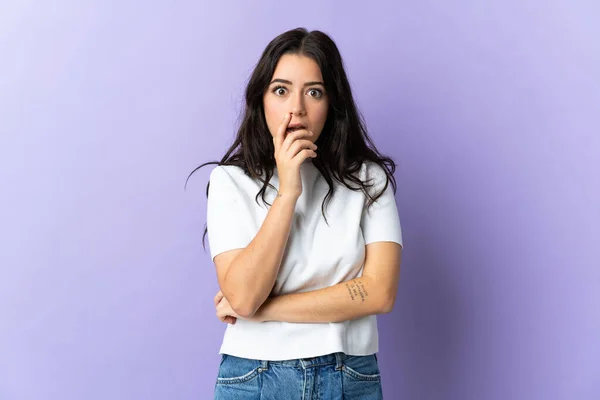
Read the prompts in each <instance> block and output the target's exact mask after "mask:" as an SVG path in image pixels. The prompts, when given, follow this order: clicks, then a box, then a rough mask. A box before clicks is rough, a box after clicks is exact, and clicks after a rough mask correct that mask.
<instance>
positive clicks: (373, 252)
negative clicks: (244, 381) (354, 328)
mask: <svg viewBox="0 0 600 400" xmlns="http://www.w3.org/2000/svg"><path fill="white" fill-rule="evenodd" d="M365 250H366V255H365V265H364V268H363V273H362V276H361V277H359V278H355V279H352V280H350V281H348V282H342V283H340V284H337V285H334V286H330V287H327V288H324V289H319V290H314V291H310V292H304V293H293V294H286V295H282V296H275V297H269V298H268V299H267V300H266V301H265V302H264V303H263V304H262V305H261V306H260V307H259V308H258V310H257V311H256V313H255V314H254V315H253V316H252V317H251V318H250V320H253V321H260V322H265V321H283V322H296V323H310V322H312V323H318V322H341V321H347V320H351V319H356V318H360V317H364V316H367V315H374V314H384V313H388V312H390V311H392V308H393V307H394V303H395V300H396V292H397V289H398V281H399V278H400V264H401V259H402V247H401V246H400V245H399V244H397V243H395V242H374V243H370V244H368V245H366V248H365ZM215 306H216V308H217V316H218V317H219V318H220V319H221V320H222V321H224V322H232V323H235V320H236V319H237V318H240V316H239V315H237V314H236V313H235V312H234V311H233V310H232V309H231V307H230V306H229V303H228V301H227V299H226V298H224V297H223V295H222V294H221V292H219V293H217V296H216V297H215Z"/></svg>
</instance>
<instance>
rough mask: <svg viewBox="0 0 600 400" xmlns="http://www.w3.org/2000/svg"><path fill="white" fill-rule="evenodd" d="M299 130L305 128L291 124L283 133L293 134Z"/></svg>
mask: <svg viewBox="0 0 600 400" xmlns="http://www.w3.org/2000/svg"><path fill="white" fill-rule="evenodd" d="M300 129H306V127H305V126H304V125H301V124H293V125H289V126H288V127H287V129H286V131H285V133H292V132H295V131H297V130H300Z"/></svg>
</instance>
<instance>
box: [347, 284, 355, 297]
mask: <svg viewBox="0 0 600 400" xmlns="http://www.w3.org/2000/svg"><path fill="white" fill-rule="evenodd" d="M346 289H348V293H350V297H351V298H352V300H354V295H353V294H352V289H351V288H350V285H348V284H347V283H346Z"/></svg>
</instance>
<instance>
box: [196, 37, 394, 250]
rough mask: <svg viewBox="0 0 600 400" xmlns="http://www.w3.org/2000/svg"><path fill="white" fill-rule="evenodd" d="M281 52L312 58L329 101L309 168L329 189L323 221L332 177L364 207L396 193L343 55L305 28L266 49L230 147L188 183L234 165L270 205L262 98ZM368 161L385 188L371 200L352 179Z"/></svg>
mask: <svg viewBox="0 0 600 400" xmlns="http://www.w3.org/2000/svg"><path fill="white" fill-rule="evenodd" d="M284 54H298V55H302V56H306V57H310V58H311V59H313V60H314V61H315V62H316V63H317V65H318V66H319V68H320V69H321V74H322V75H323V81H324V84H325V93H327V96H328V99H329V110H328V112H327V120H326V121H325V125H324V127H323V131H322V132H321V135H320V136H319V138H318V139H317V141H316V142H315V143H316V144H317V146H319V149H318V157H316V158H313V159H312V162H313V165H314V166H315V167H316V168H317V169H318V170H319V171H320V172H321V174H322V175H323V177H324V178H325V181H326V182H327V184H328V185H329V191H328V192H327V195H326V196H325V198H324V200H323V203H322V205H321V212H322V213H323V217H324V218H325V222H326V223H327V217H325V206H326V205H327V204H328V203H329V201H330V200H331V197H332V196H333V193H334V185H333V179H335V180H336V181H338V182H340V183H341V184H343V185H344V186H346V187H348V188H349V189H351V190H354V191H357V190H362V191H363V192H364V193H365V195H366V196H367V198H368V199H369V202H368V204H367V207H370V206H371V204H373V202H374V201H376V200H377V199H378V198H379V197H380V196H381V195H382V194H383V192H384V191H385V190H386V189H387V186H388V183H389V181H390V180H391V182H392V186H393V189H394V193H396V180H395V178H394V171H395V170H396V164H395V163H394V161H393V160H392V159H391V158H389V157H386V156H383V155H381V154H380V153H379V152H378V151H377V149H376V148H375V145H374V143H373V141H372V140H371V138H370V137H369V135H368V133H367V129H366V125H365V123H364V120H363V118H362V116H361V114H360V113H359V111H358V109H357V107H356V104H355V103H354V99H353V97H352V91H351V89H350V83H349V82H348V77H347V76H346V71H345V70H344V64H343V61H342V56H341V55H340V52H339V50H338V48H337V46H336V44H335V43H334V41H333V40H332V39H331V38H330V37H329V36H328V35H326V34H325V33H323V32H321V31H318V30H315V31H311V32H309V31H307V30H306V29H304V28H297V29H293V30H290V31H287V32H285V33H282V34H281V35H279V36H277V37H276V38H275V39H273V40H272V41H271V42H270V43H269V44H268V45H267V47H266V48H265V50H264V51H263V53H262V56H261V57H260V60H259V61H258V64H257V65H256V67H255V68H254V71H253V72H252V75H251V76H250V80H249V81H248V86H247V87H246V95H245V98H246V107H245V109H244V110H243V111H242V116H241V120H242V122H241V124H240V127H239V129H238V131H237V136H236V138H235V141H234V143H233V145H232V146H231V147H230V148H229V150H227V153H225V155H224V156H223V158H222V159H221V161H211V162H207V163H204V164H202V165H200V166H198V167H197V168H195V169H194V170H193V171H192V172H191V173H190V175H189V176H188V179H189V178H190V176H191V175H192V174H193V173H194V172H196V171H197V170H198V169H200V168H202V167H204V166H206V165H210V164H216V165H235V166H237V167H240V168H242V170H243V171H244V173H245V174H246V175H248V176H250V177H252V178H253V179H257V180H259V181H261V182H262V183H263V186H262V188H261V189H260V190H259V191H258V193H257V194H256V202H257V203H258V198H259V196H260V197H262V201H263V203H264V204H268V205H269V206H270V205H271V204H269V203H268V202H267V201H266V199H265V192H266V188H267V186H270V187H272V188H273V189H275V188H274V187H273V185H271V184H270V183H269V181H270V180H271V177H272V176H273V171H274V169H275V168H277V163H276V162H275V155H274V152H275V149H274V147H273V138H272V136H271V134H270V132H269V128H268V127H267V122H266V120H265V113H264V108H263V96H264V93H265V91H266V90H267V88H268V86H269V82H270V81H271V79H272V77H273V73H274V72H275V67H276V66H277V63H278V61H279V59H280V58H281V56H283V55H284ZM366 161H371V162H374V163H376V164H378V165H379V166H380V167H382V168H383V171H384V172H385V174H386V175H387V178H386V182H385V186H384V188H383V189H382V191H381V192H379V193H377V195H376V196H371V195H370V194H369V192H368V190H367V188H369V187H371V186H373V185H372V184H369V183H367V182H362V181H361V180H360V178H358V177H356V176H355V175H354V174H355V173H356V172H358V171H359V170H360V168H361V166H362V164H363V163H364V162H366ZM347 181H350V182H353V183H355V184H356V185H357V187H351V186H349V185H348V183H347ZM186 184H187V180H186ZM209 187H210V182H209V183H208V185H207V186H206V196H207V198H208V192H209ZM204 227H205V229H204V235H203V236H202V245H203V247H204V239H205V236H206V234H207V232H208V230H207V227H206V224H205V225H204ZM205 250H206V248H205Z"/></svg>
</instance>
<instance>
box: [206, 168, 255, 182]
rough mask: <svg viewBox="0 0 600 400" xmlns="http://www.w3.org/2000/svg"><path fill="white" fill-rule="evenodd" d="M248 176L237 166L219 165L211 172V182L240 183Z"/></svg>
mask: <svg viewBox="0 0 600 400" xmlns="http://www.w3.org/2000/svg"><path fill="white" fill-rule="evenodd" d="M245 176H246V175H245V174H244V171H243V170H242V169H241V168H240V167H237V166H235V165H217V166H216V167H214V168H213V170H212V171H211V172H210V178H209V179H210V182H217V181H219V182H220V181H233V182H235V181H238V180H240V179H243V177H245Z"/></svg>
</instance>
